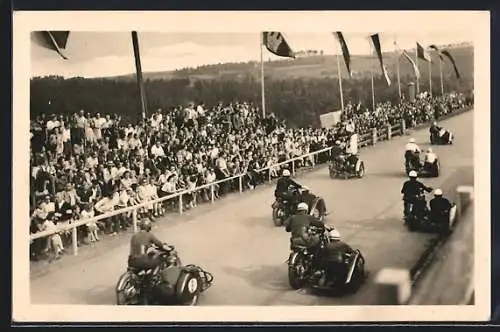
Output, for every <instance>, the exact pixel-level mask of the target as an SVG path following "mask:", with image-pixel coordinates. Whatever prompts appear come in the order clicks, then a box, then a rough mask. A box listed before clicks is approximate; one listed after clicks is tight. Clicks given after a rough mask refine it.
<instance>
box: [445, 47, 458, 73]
mask: <svg viewBox="0 0 500 332" xmlns="http://www.w3.org/2000/svg"><path fill="white" fill-rule="evenodd" d="M441 53H442V54H443V55H444V56H446V57H447V58H448V59H450V61H451V64H452V65H453V69H454V70H455V75H457V78H458V79H460V73H459V72H458V68H457V65H456V63H455V59H453V57H452V56H451V54H450V52H448V51H447V50H444V51H442V52H441Z"/></svg>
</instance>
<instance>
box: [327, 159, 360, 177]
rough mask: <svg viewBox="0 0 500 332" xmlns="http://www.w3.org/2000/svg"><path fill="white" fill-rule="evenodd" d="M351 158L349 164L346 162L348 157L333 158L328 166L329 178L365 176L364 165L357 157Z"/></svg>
mask: <svg viewBox="0 0 500 332" xmlns="http://www.w3.org/2000/svg"><path fill="white" fill-rule="evenodd" d="M353 157H354V158H353V160H352V161H351V162H348V158H349V157H348V156H345V155H340V156H338V157H337V158H335V160H333V161H332V162H331V163H330V165H329V166H328V172H329V174H330V178H332V179H335V178H344V179H348V178H353V177H357V178H362V177H363V176H364V175H365V174H366V169H365V163H364V161H363V160H361V159H359V157H358V156H357V155H354V156H353Z"/></svg>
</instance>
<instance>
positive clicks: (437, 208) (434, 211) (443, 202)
mask: <svg viewBox="0 0 500 332" xmlns="http://www.w3.org/2000/svg"><path fill="white" fill-rule="evenodd" d="M429 207H430V217H431V219H432V220H434V221H435V222H439V223H440V222H441V221H444V222H446V221H447V220H448V218H449V213H450V210H451V207H452V205H451V203H450V201H449V200H448V199H446V198H445V197H443V191H442V190H441V189H439V188H438V189H436V190H434V198H433V199H431V201H430V202H429Z"/></svg>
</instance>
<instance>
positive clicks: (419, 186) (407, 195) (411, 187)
mask: <svg viewBox="0 0 500 332" xmlns="http://www.w3.org/2000/svg"><path fill="white" fill-rule="evenodd" d="M409 176H410V179H409V180H406V181H405V183H404V184H403V188H401V194H403V202H404V216H405V218H406V217H407V216H408V212H409V210H410V205H411V204H413V203H415V201H416V199H417V197H418V195H419V194H420V193H421V192H423V191H427V192H431V191H432V188H431V187H427V186H426V185H424V184H423V183H422V182H420V181H418V180H417V172H415V171H411V172H410V174H409Z"/></svg>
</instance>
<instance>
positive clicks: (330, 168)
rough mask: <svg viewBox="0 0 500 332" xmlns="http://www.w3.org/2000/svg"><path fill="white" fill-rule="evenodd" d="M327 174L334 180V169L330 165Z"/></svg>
mask: <svg viewBox="0 0 500 332" xmlns="http://www.w3.org/2000/svg"><path fill="white" fill-rule="evenodd" d="M328 173H329V174H330V178H331V179H335V169H334V168H333V166H332V165H330V167H328Z"/></svg>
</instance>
